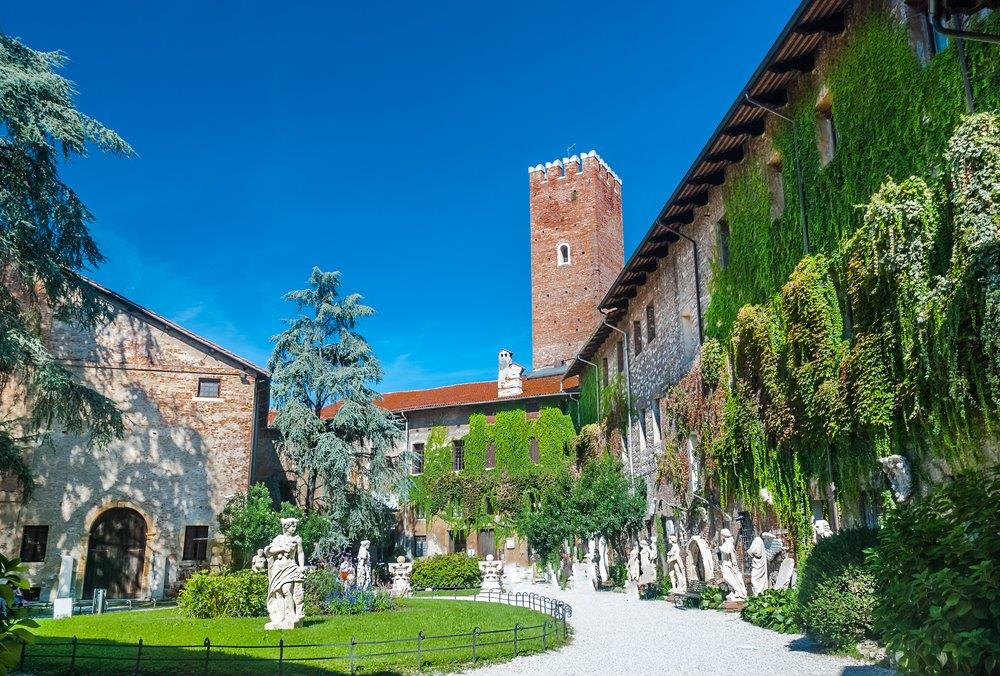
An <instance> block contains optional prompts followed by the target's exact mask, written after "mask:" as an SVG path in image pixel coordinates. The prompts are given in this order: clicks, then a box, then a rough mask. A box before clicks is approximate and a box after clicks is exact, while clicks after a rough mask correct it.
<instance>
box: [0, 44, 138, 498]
mask: <svg viewBox="0 0 1000 676" xmlns="http://www.w3.org/2000/svg"><path fill="white" fill-rule="evenodd" d="M64 61H65V57H64V56H63V55H62V54H60V53H58V52H38V51H35V50H33V49H31V48H29V47H27V46H26V45H24V44H23V43H21V42H20V41H18V40H16V39H14V38H10V37H7V36H5V35H2V34H0V277H2V285H0V390H2V392H3V395H4V397H5V398H6V399H7V401H8V402H12V403H14V402H16V403H20V404H22V405H20V406H19V405H16V404H15V405H13V406H8V407H5V411H17V410H23V411H25V413H24V414H21V415H19V414H9V413H5V414H4V416H3V417H0V479H3V478H7V477H14V478H15V479H16V480H17V482H18V483H19V484H20V486H21V488H22V489H23V492H24V495H25V497H27V496H30V494H31V489H32V487H33V485H34V484H33V480H32V477H31V471H30V468H29V466H28V464H27V463H26V462H25V460H24V457H23V452H24V450H25V449H26V448H30V447H34V446H35V445H37V444H38V443H40V442H42V441H44V434H45V432H46V431H47V430H48V429H50V428H51V427H53V426H58V427H61V428H62V429H64V430H66V431H68V432H75V433H82V432H89V436H90V439H91V441H92V442H94V443H106V442H107V441H109V440H110V439H112V438H115V437H120V436H121V435H122V434H123V429H124V428H123V421H122V414H121V412H120V411H119V410H118V408H117V407H116V406H115V404H114V402H112V401H111V400H110V399H108V398H107V397H104V396H103V395H101V394H99V393H97V392H96V391H94V390H92V389H90V388H89V387H86V386H85V385H83V384H81V383H80V382H79V379H78V378H76V377H75V375H74V374H73V373H71V372H70V371H69V370H68V369H67V368H66V367H65V366H64V365H63V364H61V363H60V362H59V361H58V360H56V359H55V358H54V357H53V355H52V353H51V352H50V351H49V350H48V348H47V347H46V346H45V344H44V342H43V340H42V333H41V332H42V327H43V325H44V324H46V323H48V321H49V320H50V319H53V318H54V319H55V320H58V321H63V322H68V323H72V324H76V325H80V326H85V327H87V326H93V325H94V324H96V323H97V322H100V321H102V320H103V319H104V318H105V317H106V315H107V312H108V308H107V306H106V305H105V304H104V303H103V302H102V300H101V299H100V298H99V297H98V296H97V294H96V292H95V290H94V289H93V287H91V286H90V285H89V284H87V283H86V282H85V281H84V280H82V279H81V278H80V276H79V273H80V272H82V271H85V270H87V269H90V268H93V267H95V266H97V265H98V264H100V263H101V262H102V261H103V256H102V255H101V252H100V250H99V249H98V247H97V244H96V242H95V241H94V240H93V238H92V237H91V235H90V231H89V227H88V226H89V224H90V222H91V221H92V220H93V217H92V215H91V213H90V211H89V210H88V209H87V207H86V206H85V205H84V204H83V202H82V200H81V199H80V197H79V195H77V194H76V192H74V191H73V189H72V188H70V187H69V186H68V185H66V183H64V182H63V181H62V179H61V178H60V177H59V167H60V166H61V164H62V163H63V162H65V161H66V160H69V159H70V158H72V157H73V156H83V155H86V153H87V149H88V147H97V148H99V149H101V150H105V151H109V152H112V153H116V154H119V155H129V154H131V153H132V149H131V148H130V147H129V145H128V144H127V143H126V142H125V141H124V140H123V139H122V138H121V137H120V136H118V134H116V133H115V132H113V131H111V130H110V129H108V128H107V127H104V126H103V125H102V124H101V123H99V122H97V121H96V120H94V119H92V118H90V117H87V116H86V115H84V114H83V113H81V112H80V111H78V110H77V109H76V108H75V107H74V105H73V95H74V93H75V92H74V89H73V84H72V83H71V82H70V81H69V80H67V79H65V78H63V77H61V76H60V75H58V74H57V73H56V72H55V70H56V69H58V68H59V67H60V66H62V64H63V63H64Z"/></svg>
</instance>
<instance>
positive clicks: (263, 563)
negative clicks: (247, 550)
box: [250, 549, 267, 573]
mask: <svg viewBox="0 0 1000 676" xmlns="http://www.w3.org/2000/svg"><path fill="white" fill-rule="evenodd" d="M250 570H252V571H253V572H255V573H263V572H265V571H266V570H267V557H266V556H264V550H263V549H258V550H257V554H256V555H254V557H253V559H251V561H250Z"/></svg>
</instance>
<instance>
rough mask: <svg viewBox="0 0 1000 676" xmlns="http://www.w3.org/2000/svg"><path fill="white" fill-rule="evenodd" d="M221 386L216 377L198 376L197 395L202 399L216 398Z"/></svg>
mask: <svg viewBox="0 0 1000 676" xmlns="http://www.w3.org/2000/svg"><path fill="white" fill-rule="evenodd" d="M221 387H222V381H221V380H219V379H218V378H198V396H199V397H201V398H203V399H218V398H219V392H220V391H221Z"/></svg>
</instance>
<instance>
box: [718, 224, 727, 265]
mask: <svg viewBox="0 0 1000 676" xmlns="http://www.w3.org/2000/svg"><path fill="white" fill-rule="evenodd" d="M715 249H716V256H717V257H718V262H719V269H721V270H725V269H726V266H727V265H729V223H727V222H726V221H725V219H723V220H721V221H719V222H718V223H716V224H715Z"/></svg>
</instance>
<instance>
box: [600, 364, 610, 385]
mask: <svg viewBox="0 0 1000 676" xmlns="http://www.w3.org/2000/svg"><path fill="white" fill-rule="evenodd" d="M601 370H602V371H603V372H604V382H603V383H600V384H601V385H607V384H608V381H609V380H610V378H609V377H608V375H609V373H610V372H609V371H608V358H607V357H602V358H601Z"/></svg>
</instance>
